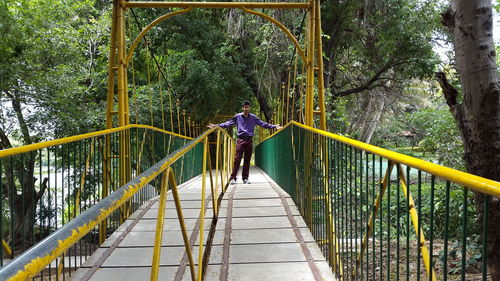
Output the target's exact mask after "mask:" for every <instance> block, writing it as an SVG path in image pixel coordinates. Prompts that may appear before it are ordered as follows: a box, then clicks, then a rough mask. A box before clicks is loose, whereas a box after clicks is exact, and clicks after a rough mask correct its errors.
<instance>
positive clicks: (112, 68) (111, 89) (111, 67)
mask: <svg viewBox="0 0 500 281" xmlns="http://www.w3.org/2000/svg"><path fill="white" fill-rule="evenodd" d="M117 9H118V0H115V1H113V12H112V16H111V39H110V47H109V64H108V94H107V102H106V129H110V128H112V127H113V113H112V112H113V107H114V95H115V73H116V69H117V68H116V65H115V63H116V28H117V19H116V14H117Z"/></svg>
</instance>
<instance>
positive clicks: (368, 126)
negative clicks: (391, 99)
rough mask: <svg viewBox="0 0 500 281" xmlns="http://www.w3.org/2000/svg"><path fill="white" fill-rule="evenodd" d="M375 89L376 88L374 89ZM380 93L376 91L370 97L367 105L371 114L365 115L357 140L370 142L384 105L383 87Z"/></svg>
mask: <svg viewBox="0 0 500 281" xmlns="http://www.w3.org/2000/svg"><path fill="white" fill-rule="evenodd" d="M375 91H377V90H375ZM380 91H381V92H382V93H377V94H375V95H372V96H371V97H370V104H369V106H370V107H371V108H372V110H371V112H372V114H371V115H369V116H366V118H367V119H366V121H365V123H364V126H363V127H362V128H361V130H362V131H361V134H360V135H359V141H362V142H366V143H370V141H371V139H372V136H373V133H374V132H375V129H376V128H377V125H378V123H379V122H380V117H382V112H383V111H384V107H385V97H384V93H383V91H384V90H383V89H382V90H380Z"/></svg>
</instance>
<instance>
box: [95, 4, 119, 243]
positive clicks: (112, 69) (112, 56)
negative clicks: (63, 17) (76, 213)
mask: <svg viewBox="0 0 500 281" xmlns="http://www.w3.org/2000/svg"><path fill="white" fill-rule="evenodd" d="M118 5H119V3H118V0H115V1H113V12H112V18H111V42H110V47H109V64H108V97H107V105H106V129H110V128H112V127H113V115H114V114H115V112H114V111H113V108H114V96H115V74H116V70H117V69H118V68H117V66H116V65H115V63H116V39H117V10H118ZM110 152H111V138H110V136H109V135H106V136H105V144H104V153H103V162H104V163H103V184H102V192H101V195H102V198H105V197H106V196H108V194H109V187H110V175H109V173H110V169H111V163H110V162H111V155H110ZM106 229H107V221H106V220H103V221H102V222H101V224H100V225H99V244H102V243H104V240H106Z"/></svg>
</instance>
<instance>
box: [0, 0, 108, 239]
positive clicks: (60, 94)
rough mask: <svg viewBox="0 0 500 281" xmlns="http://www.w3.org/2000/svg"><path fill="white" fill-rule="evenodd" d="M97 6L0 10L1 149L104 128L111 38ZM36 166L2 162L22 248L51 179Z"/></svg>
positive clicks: (27, 160)
mask: <svg viewBox="0 0 500 281" xmlns="http://www.w3.org/2000/svg"><path fill="white" fill-rule="evenodd" d="M93 4H94V3H93V1H79V2H78V3H74V4H73V5H68V4H67V3H66V2H65V1H49V2H47V1H40V0H36V1H11V0H8V1H2V2H1V4H0V32H1V34H2V45H0V51H1V55H0V77H1V80H0V104H1V110H0V149H7V148H11V147H14V146H16V145H18V144H21V145H27V144H31V143H36V142H39V141H43V140H47V139H48V138H49V137H50V138H54V137H56V138H57V137H63V136H67V135H72V134H77V133H82V132H88V131H90V130H96V129H98V128H99V124H102V120H103V117H101V118H99V114H97V112H98V111H99V109H100V108H104V106H103V101H104V100H105V93H106V91H105V88H104V87H102V86H104V85H102V84H101V87H102V88H101V89H102V90H101V91H99V90H100V88H99V84H100V83H99V82H96V81H99V80H100V76H99V75H101V74H102V73H99V72H96V71H94V69H95V68H96V65H97V63H98V60H96V59H95V57H96V56H97V55H98V54H99V52H100V50H101V49H100V46H101V45H105V44H106V42H105V41H102V40H100V39H101V38H102V34H103V33H104V31H105V29H104V28H103V25H102V24H100V23H102V22H106V21H107V18H106V17H103V18H100V14H101V13H100V12H99V11H96V10H95V9H93ZM108 19H109V17H108ZM108 22H109V20H108ZM106 25H107V24H106ZM90 57H91V58H92V59H88V58H90ZM104 62H105V61H104ZM104 74H105V72H104ZM101 77H105V76H101ZM99 92H100V93H101V95H99V94H98V93H99ZM103 94H104V95H103ZM82 108H85V110H81V109H82ZM101 115H102V114H101ZM76 116H79V117H80V118H76ZM36 161H37V160H36V159H35V154H26V155H25V156H23V157H14V158H13V161H12V163H11V162H10V161H3V163H5V164H4V165H5V166H4V167H3V168H4V169H3V171H4V174H3V175H1V176H2V178H3V180H2V183H3V184H2V187H1V189H2V193H1V194H2V201H3V200H4V199H8V200H10V202H12V203H13V209H12V210H11V212H12V213H13V217H12V219H13V220H14V223H13V227H14V229H13V231H12V233H13V237H10V239H14V237H16V238H17V239H19V240H18V241H20V240H21V238H26V236H27V235H28V234H29V233H31V232H32V231H33V227H34V226H33V225H32V224H31V222H32V221H33V220H34V218H32V219H31V220H30V219H29V218H30V217H31V216H32V215H33V214H34V213H35V210H34V209H33V208H36V205H37V202H38V201H39V200H40V199H41V197H42V196H43V194H44V193H45V191H46V190H47V188H48V186H47V179H41V178H36V177H35V176H34V174H35V171H34V167H35V164H36ZM23 205H24V206H25V207H23ZM23 230H24V231H23Z"/></svg>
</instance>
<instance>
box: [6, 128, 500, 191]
mask: <svg viewBox="0 0 500 281" xmlns="http://www.w3.org/2000/svg"><path fill="white" fill-rule="evenodd" d="M293 125H295V126H298V127H300V128H303V129H305V130H307V131H310V132H313V133H317V134H320V135H323V136H326V137H328V138H331V139H334V140H337V141H339V142H342V143H345V144H347V145H350V146H352V147H355V148H358V149H361V150H364V151H367V152H369V153H373V154H375V155H378V156H381V157H383V158H386V159H389V160H391V161H393V162H395V163H400V164H403V165H406V166H410V167H413V168H415V169H418V170H421V171H423V172H427V173H429V174H432V175H435V176H436V177H438V178H441V179H444V180H449V181H450V182H454V183H456V184H460V185H464V186H467V187H469V188H470V189H472V190H474V191H477V192H481V193H484V194H488V195H491V196H495V197H500V182H497V181H494V180H490V179H486V178H482V177H479V176H476V175H473V174H469V173H466V172H462V171H458V170H455V169H451V168H448V167H445V166H441V165H438V164H434V163H431V162H428V161H424V160H421V159H418V158H415V157H411V156H407V155H404V154H401V153H398V152H394V151H390V150H387V149H384V148H381V147H378V146H374V145H371V144H367V143H364V142H360V141H357V140H353V139H350V138H347V137H343V136H340V135H337V134H333V133H330V132H326V131H323V130H319V129H316V128H312V127H310V126H306V125H304V124H300V123H298V122H295V121H291V122H289V123H288V124H287V125H286V126H284V127H283V129H284V128H286V127H288V126H293ZM283 129H281V130H283ZM281 130H278V131H277V132H276V133H274V134H272V135H271V136H269V137H268V138H266V139H264V140H263V141H265V140H267V139H269V138H271V137H273V136H274V135H275V134H278V133H279V132H281ZM0 152H1V151H0Z"/></svg>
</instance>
